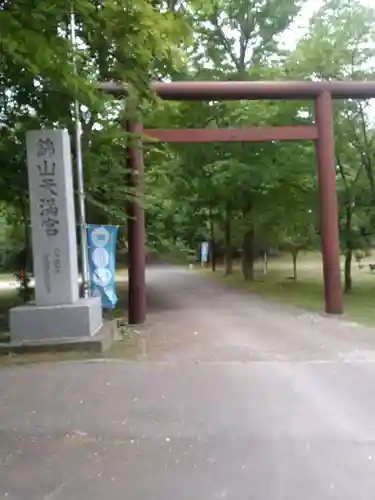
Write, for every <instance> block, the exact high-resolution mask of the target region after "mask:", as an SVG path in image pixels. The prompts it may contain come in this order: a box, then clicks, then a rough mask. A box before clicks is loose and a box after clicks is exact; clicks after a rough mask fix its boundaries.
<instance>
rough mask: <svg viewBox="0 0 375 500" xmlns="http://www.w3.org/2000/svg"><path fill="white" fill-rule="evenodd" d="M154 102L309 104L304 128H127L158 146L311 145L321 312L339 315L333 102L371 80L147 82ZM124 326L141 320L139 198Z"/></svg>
mask: <svg viewBox="0 0 375 500" xmlns="http://www.w3.org/2000/svg"><path fill="white" fill-rule="evenodd" d="M99 88H100V89H101V90H103V91H104V92H107V93H110V94H113V95H117V96H126V95H128V90H129V87H128V86H127V85H122V84H117V83H112V82H103V83H101V84H99ZM151 90H152V91H154V92H155V93H156V94H157V95H158V96H159V97H160V98H162V99H165V100H174V101H229V100H260V99H262V100H270V99H280V100H283V99H285V100H308V99H309V100H314V101H315V115H316V116H315V124H314V125H310V126H285V127H259V128H258V127H248V128H239V129H167V130H147V129H143V126H142V124H141V122H140V121H139V119H136V118H134V117H133V118H132V119H130V120H129V121H128V123H127V130H128V131H129V132H130V133H133V134H136V136H137V137H140V135H142V134H144V135H145V136H149V137H152V138H154V139H155V140H157V141H162V142H171V143H172V142H263V141H301V140H310V141H315V143H316V151H317V172H318V186H319V208H320V228H321V238H322V254H323V275H324V297H325V311H326V312H327V313H328V314H341V313H342V292H341V271H340V240H339V222H338V217H339V216H338V204H337V195H336V167H335V144H334V142H335V141H334V129H333V126H334V124H333V101H332V100H333V99H349V98H351V99H370V98H372V97H375V81H366V82H355V81H328V82H309V81H300V82H295V81H283V82H272V81H271V82H267V81H263V82H256V81H241V82H224V81H220V82H171V83H162V82H154V83H151ZM140 146H141V144H140V140H139V139H138V143H137V141H134V142H133V143H131V144H130V145H129V147H128V152H127V158H128V165H129V168H130V171H131V173H132V174H131V180H130V184H131V186H132V187H133V188H135V189H136V191H137V192H138V193H139V194H140V195H141V196H142V193H143V181H142V178H143V171H144V167H143V151H142V148H141V147H140ZM128 240H129V323H130V324H139V323H143V322H144V321H145V319H146V282H145V265H146V252H145V215H144V207H143V204H142V200H141V199H140V198H138V199H134V200H132V201H130V202H129V211H128Z"/></svg>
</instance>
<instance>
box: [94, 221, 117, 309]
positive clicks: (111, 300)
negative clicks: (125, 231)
mask: <svg viewBox="0 0 375 500" xmlns="http://www.w3.org/2000/svg"><path fill="white" fill-rule="evenodd" d="M87 240H88V259H89V272H90V282H91V295H92V296H93V297H101V300H102V307H103V308H104V309H114V308H115V306H116V303H117V300H118V298H117V295H116V276H115V273H116V241H117V227H116V226H94V225H92V224H90V225H88V226H87Z"/></svg>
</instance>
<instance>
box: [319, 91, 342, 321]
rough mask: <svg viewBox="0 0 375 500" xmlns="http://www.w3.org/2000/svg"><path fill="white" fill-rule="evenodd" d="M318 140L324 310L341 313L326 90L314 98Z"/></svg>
mask: <svg viewBox="0 0 375 500" xmlns="http://www.w3.org/2000/svg"><path fill="white" fill-rule="evenodd" d="M315 110H316V113H315V114H316V126H317V129H318V139H317V141H316V151H317V160H318V185H319V209H320V231H321V239H322V255H323V275H324V295H325V311H326V313H328V314H342V312H343V308H342V291H341V270H340V233H339V211H338V203H337V195H336V163H335V158H336V157H335V138H334V131H333V127H334V124H333V101H332V94H331V93H330V92H329V91H328V90H324V91H322V92H321V93H320V94H319V95H318V96H317V97H316V99H315Z"/></svg>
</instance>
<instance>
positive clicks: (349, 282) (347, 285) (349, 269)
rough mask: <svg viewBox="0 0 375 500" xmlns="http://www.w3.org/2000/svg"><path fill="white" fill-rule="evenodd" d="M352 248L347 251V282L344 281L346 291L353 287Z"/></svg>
mask: <svg viewBox="0 0 375 500" xmlns="http://www.w3.org/2000/svg"><path fill="white" fill-rule="evenodd" d="M352 257H353V252H352V250H350V249H348V250H347V251H346V253H345V283H344V292H345V293H348V292H351V290H352V288H353V282H352Z"/></svg>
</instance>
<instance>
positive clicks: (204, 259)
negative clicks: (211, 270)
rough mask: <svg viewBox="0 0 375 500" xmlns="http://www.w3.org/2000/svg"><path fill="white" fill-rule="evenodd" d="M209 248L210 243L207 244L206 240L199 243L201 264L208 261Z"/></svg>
mask: <svg viewBox="0 0 375 500" xmlns="http://www.w3.org/2000/svg"><path fill="white" fill-rule="evenodd" d="M209 250H210V245H209V243H208V241H203V242H202V243H201V263H202V264H205V263H206V262H208V253H209Z"/></svg>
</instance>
